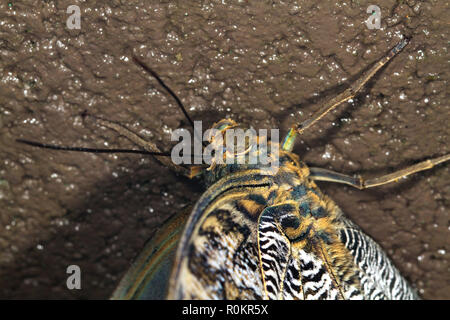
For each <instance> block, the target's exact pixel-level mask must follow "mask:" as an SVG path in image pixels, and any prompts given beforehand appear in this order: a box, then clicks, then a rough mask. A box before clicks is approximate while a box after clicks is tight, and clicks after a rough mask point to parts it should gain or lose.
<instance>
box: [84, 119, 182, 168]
mask: <svg viewBox="0 0 450 320" xmlns="http://www.w3.org/2000/svg"><path fill="white" fill-rule="evenodd" d="M88 117H90V118H92V119H94V120H95V122H96V123H98V124H99V125H101V126H103V127H106V128H109V129H111V130H114V131H116V132H117V133H119V134H120V135H123V136H124V137H126V138H128V139H129V140H130V141H131V142H133V143H135V144H136V145H138V146H140V147H142V148H144V149H145V150H146V151H150V152H161V150H159V148H158V147H157V146H156V145H155V144H154V143H152V142H150V141H146V140H144V139H142V138H141V137H140V136H139V135H137V134H136V133H134V132H133V131H131V130H130V129H128V128H126V127H124V126H122V125H120V124H118V123H115V122H112V121H109V120H105V119H101V118H97V117H94V116H92V115H88ZM154 157H155V158H156V159H157V160H158V161H159V162H160V163H161V164H163V165H165V166H166V167H168V168H169V169H171V170H173V171H175V172H177V173H180V174H182V175H184V176H187V177H189V175H190V172H189V170H187V169H186V168H184V167H182V166H179V165H176V164H174V163H173V162H172V161H171V159H170V158H169V157H164V156H154Z"/></svg>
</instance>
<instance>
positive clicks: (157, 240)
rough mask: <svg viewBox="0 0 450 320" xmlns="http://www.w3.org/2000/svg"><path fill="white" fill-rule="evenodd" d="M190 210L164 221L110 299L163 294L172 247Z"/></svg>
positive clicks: (135, 298)
mask: <svg viewBox="0 0 450 320" xmlns="http://www.w3.org/2000/svg"><path fill="white" fill-rule="evenodd" d="M190 212H191V210H190V208H188V209H185V210H182V211H180V212H179V213H177V214H175V215H174V216H173V217H171V218H169V219H168V220H167V221H166V222H164V226H163V228H161V229H160V230H159V231H158V232H156V234H155V235H154V236H153V237H152V238H151V239H150V240H149V241H148V242H147V243H146V245H145V246H144V249H143V250H142V251H141V253H140V254H139V256H138V257H137V258H136V259H135V261H134V262H133V264H132V266H131V267H130V268H129V270H128V271H127V272H126V274H125V275H124V276H123V277H122V280H121V281H120V283H119V285H118V286H117V288H116V290H115V291H114V293H113V294H112V296H111V299H113V300H131V299H133V300H160V299H165V298H166V294H167V287H168V285H167V284H168V282H169V277H170V271H171V270H172V266H173V262H174V259H175V250H176V248H177V244H178V242H179V239H180V237H181V233H182V231H183V229H184V226H185V224H186V221H187V219H188V217H189V214H190Z"/></svg>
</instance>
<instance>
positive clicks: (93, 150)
mask: <svg viewBox="0 0 450 320" xmlns="http://www.w3.org/2000/svg"><path fill="white" fill-rule="evenodd" d="M16 141H17V142H19V143H23V144H26V145H29V146H33V147H38V148H43V149H51V150H61V151H75V152H90V153H137V154H146V155H152V156H161V157H170V153H168V152H151V151H145V150H133V149H99V148H83V147H67V146H57V145H53V144H46V143H41V142H37V141H31V140H25V139H16Z"/></svg>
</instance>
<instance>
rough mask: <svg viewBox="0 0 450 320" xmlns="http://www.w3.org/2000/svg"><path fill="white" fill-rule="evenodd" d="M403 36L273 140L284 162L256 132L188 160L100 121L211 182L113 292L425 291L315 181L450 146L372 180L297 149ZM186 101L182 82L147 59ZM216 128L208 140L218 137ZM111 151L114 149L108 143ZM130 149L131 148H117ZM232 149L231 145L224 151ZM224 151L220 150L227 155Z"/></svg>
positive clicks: (322, 295)
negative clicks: (235, 148) (236, 148)
mask: <svg viewBox="0 0 450 320" xmlns="http://www.w3.org/2000/svg"><path fill="white" fill-rule="evenodd" d="M408 43H409V39H408V38H406V37H405V38H403V39H402V40H401V41H400V42H399V43H398V44H397V45H396V46H395V47H394V48H393V49H391V51H390V52H389V53H388V54H387V55H386V56H385V57H383V58H381V59H380V60H379V61H378V62H377V63H376V64H374V65H373V66H372V67H371V68H370V69H368V71H367V72H365V73H363V74H362V76H361V77H360V78H359V79H358V80H356V81H355V82H354V83H353V84H352V85H351V86H350V87H349V88H348V89H347V90H345V91H343V92H342V93H341V94H339V95H338V96H337V97H335V98H334V99H332V100H330V101H329V102H327V103H325V104H324V105H323V106H322V107H320V108H319V109H318V110H317V111H316V112H315V113H314V114H313V115H312V116H311V117H310V118H309V119H307V120H305V121H303V122H301V123H300V124H298V125H296V126H294V127H292V128H291V129H290V131H289V133H288V134H287V135H286V137H285V138H284V139H283V140H282V142H278V141H269V142H267V140H266V139H263V138H266V137H261V136H257V137H256V139H255V141H253V142H254V143H255V144H256V146H257V147H259V146H260V144H262V141H265V142H266V143H265V145H264V147H265V150H266V151H267V152H268V155H269V158H270V159H275V158H276V159H277V170H270V169H271V168H269V167H268V165H267V163H262V162H260V161H257V162H256V163H254V162H251V161H249V160H248V159H250V158H251V157H252V156H255V157H256V158H257V159H259V158H258V157H257V156H258V153H259V152H260V149H259V148H253V146H255V144H252V143H250V142H248V143H247V144H246V145H245V146H246V148H245V151H244V152H231V154H230V152H229V151H228V150H225V154H226V156H227V157H231V158H234V159H235V160H241V161H235V162H233V163H226V162H222V161H217V158H215V159H216V160H214V161H213V162H212V163H211V164H210V165H209V166H205V165H194V166H191V167H190V168H186V166H184V165H179V164H175V163H173V162H172V161H171V160H170V158H169V157H168V156H169V154H167V153H164V152H161V150H159V148H158V147H157V146H156V145H155V144H153V143H152V142H147V141H145V140H143V139H142V138H141V137H139V136H138V135H137V134H135V133H133V132H132V131H130V130H129V129H127V128H125V127H124V126H121V125H119V124H117V123H114V122H111V121H108V120H104V119H100V118H95V119H96V122H97V123H98V124H99V125H101V126H104V127H107V128H110V129H112V130H114V131H116V132H117V133H118V134H121V135H123V136H125V137H127V138H128V139H129V140H131V141H132V142H134V143H135V144H136V145H138V146H140V147H141V148H143V149H144V150H145V151H142V152H141V153H145V154H151V155H153V156H154V157H155V158H156V159H157V160H159V161H160V162H161V163H162V164H163V165H166V166H168V167H169V168H171V169H172V170H173V171H174V172H176V173H177V174H181V175H185V176H188V177H190V178H193V177H196V178H197V179H199V180H200V181H202V183H203V184H204V186H205V192H204V193H203V195H202V196H201V197H200V199H198V201H197V202H196V203H195V205H194V206H193V208H192V209H191V210H187V211H183V212H179V213H177V214H175V215H174V216H173V217H172V218H171V219H169V221H167V223H166V226H165V227H164V228H162V229H161V230H160V231H159V232H157V234H156V235H155V236H154V237H153V238H152V239H151V240H150V241H149V242H148V243H147V245H146V246H145V248H144V249H143V251H142V253H141V254H140V256H139V257H138V258H137V260H136V261H135V262H134V264H133V265H132V267H131V268H130V270H129V271H128V272H127V273H126V274H125V276H124V277H123V279H122V280H121V282H120V284H119V285H118V287H117V289H116V290H115V292H114V293H113V294H112V297H111V298H112V299H161V298H168V299H299V300H303V299H314V300H315V299H418V298H419V296H418V295H417V293H416V292H415V290H414V289H413V288H412V287H411V286H410V285H409V284H408V283H407V281H406V280H405V279H404V278H403V276H402V275H401V274H400V272H399V271H398V270H397V268H396V267H395V266H394V264H393V263H392V262H391V260H390V259H389V258H388V256H387V255H386V254H385V253H384V251H383V249H382V248H381V247H380V246H379V245H378V244H377V243H376V242H375V241H374V240H373V239H371V238H370V237H369V236H368V235H366V234H365V233H364V232H363V231H362V230H361V229H360V228H359V227H358V226H357V225H356V224H354V223H353V222H352V221H350V220H349V219H348V218H347V217H346V216H345V215H344V213H343V212H342V211H341V210H340V209H339V208H338V206H337V205H336V204H335V203H334V202H333V200H331V199H330V198H329V197H327V196H326V195H325V194H323V193H322V192H321V191H320V190H319V188H318V187H317V185H316V183H315V182H316V181H329V182H335V183H341V184H347V185H350V186H352V187H356V188H358V189H365V188H371V187H376V186H379V185H383V184H387V183H391V182H394V181H396V180H398V179H400V178H401V177H403V176H407V175H410V174H413V173H416V172H418V171H422V170H427V169H430V168H432V167H433V166H435V165H437V164H440V163H442V162H445V161H448V160H450V154H447V155H444V156H441V157H438V158H434V159H430V160H426V161H423V162H420V163H417V164H415V165H413V166H410V167H408V168H405V169H402V170H399V171H396V172H394V173H391V174H388V175H384V176H381V177H377V178H374V179H370V180H365V179H363V178H362V177H360V176H349V175H346V174H342V173H338V172H334V171H330V170H326V169H321V168H315V167H309V166H307V165H306V164H305V163H304V162H303V161H301V159H300V158H299V157H298V156H297V155H296V154H294V153H293V152H292V150H293V147H294V144H295V139H296V137H297V136H298V135H299V134H301V133H302V132H303V131H305V130H307V129H308V128H310V127H311V126H313V125H314V124H315V123H316V122H317V121H319V120H320V119H321V118H322V117H323V116H324V115H325V114H327V113H328V112H330V111H331V110H333V109H335V108H336V107H337V106H339V105H340V104H342V103H343V102H346V101H348V100H349V99H352V98H354V97H355V96H356V95H357V94H358V93H359V92H360V91H361V90H362V89H363V88H364V86H365V85H366V84H367V83H368V81H369V80H370V79H371V78H372V77H373V76H374V75H375V74H376V73H377V72H378V71H379V70H380V69H381V68H382V67H383V66H384V65H386V63H388V62H389V61H390V60H391V59H392V58H393V57H394V56H396V55H397V54H398V53H399V52H400V51H401V50H402V49H403V48H404V47H405V46H406V45H407V44H408ZM135 61H136V63H137V64H138V65H140V66H141V67H142V68H143V69H144V70H146V71H147V72H149V73H150V74H151V75H152V76H154V77H155V78H156V79H157V80H158V81H159V83H160V84H161V85H162V86H163V87H164V88H165V89H167V90H168V92H169V93H170V94H171V95H172V96H173V97H174V99H175V100H176V101H177V104H178V106H179V107H180V108H181V110H182V111H183V113H184V114H185V116H186V117H187V119H188V120H189V122H190V123H191V124H193V121H192V120H191V119H190V117H189V115H188V114H187V112H186V110H185V108H184V107H183V105H182V103H181V101H180V100H179V99H178V98H177V97H176V95H175V94H174V93H173V91H171V90H170V88H168V87H167V86H166V85H165V84H164V82H163V81H162V80H161V79H160V78H159V77H158V76H157V75H156V74H155V73H154V72H153V71H152V70H151V69H150V68H149V67H147V66H146V65H145V64H144V63H142V62H141V61H140V60H139V59H137V58H135ZM237 127H239V125H238V124H237V123H236V122H235V121H233V120H232V119H223V120H220V121H218V122H217V123H215V124H214V125H213V128H212V129H214V130H215V132H218V134H219V137H220V138H222V139H223V140H225V139H226V136H227V132H229V130H231V129H233V128H237ZM216 138H217V136H211V137H210V138H209V142H210V143H211V144H214V143H216V142H217V141H216V140H215V139H216ZM19 141H20V142H22V143H26V144H30V145H34V146H38V147H44V148H51V149H63V150H69V151H95V152H103V151H105V152H108V150H103V151H102V150H98V149H97V150H93V149H88V148H70V147H60V146H52V145H44V144H41V143H37V142H32V141H28V140H19ZM109 151H111V150H109ZM116 152H126V150H116ZM223 157H225V155H223ZM220 159H221V158H219V160H220Z"/></svg>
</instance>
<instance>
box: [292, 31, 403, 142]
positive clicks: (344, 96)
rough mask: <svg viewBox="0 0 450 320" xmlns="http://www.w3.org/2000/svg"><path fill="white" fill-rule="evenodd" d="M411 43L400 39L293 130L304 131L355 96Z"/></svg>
mask: <svg viewBox="0 0 450 320" xmlns="http://www.w3.org/2000/svg"><path fill="white" fill-rule="evenodd" d="M408 43H409V39H408V38H404V39H403V40H402V41H400V42H399V43H398V44H397V45H396V46H395V47H394V48H393V49H392V50H391V51H390V52H389V53H388V54H387V55H386V56H385V57H383V58H381V59H380V60H379V61H378V62H377V63H376V64H375V65H374V66H373V67H372V68H370V69H369V70H368V71H367V72H365V73H364V74H363V75H362V76H361V77H360V78H359V79H358V80H356V81H355V82H354V83H353V84H352V85H351V86H350V88H348V89H347V90H345V91H344V92H342V93H340V94H339V95H338V96H336V97H335V98H333V99H331V100H330V101H329V102H327V103H325V105H323V106H322V107H321V108H320V109H319V110H317V111H316V112H315V113H314V114H313V115H312V116H311V117H310V118H309V119H307V120H305V121H303V122H301V123H300V124H298V125H297V127H296V128H292V129H291V130H296V131H297V132H298V133H300V134H301V133H302V132H303V131H304V130H306V129H308V128H309V127H310V126H312V125H313V124H314V123H315V122H316V121H318V120H320V119H321V118H322V117H323V116H325V115H326V114H327V113H328V112H330V111H331V110H333V109H335V108H336V107H337V106H339V105H340V104H342V103H343V102H345V101H348V100H349V99H352V98H354V97H355V96H356V95H357V94H358V93H359V91H361V89H362V88H363V87H364V86H365V85H366V83H367V82H368V81H369V80H370V79H371V78H372V77H373V76H374V75H375V74H376V73H377V72H378V70H380V69H381V68H382V67H383V66H384V65H386V63H388V62H389V60H391V59H392V58H393V57H394V56H396V55H397V54H398V53H399V52H400V51H401V50H402V49H403V48H404V47H405V46H406V45H407V44H408Z"/></svg>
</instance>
